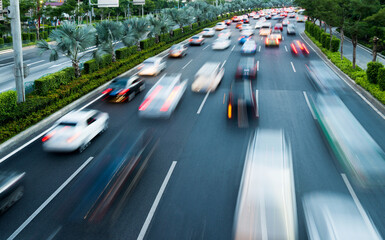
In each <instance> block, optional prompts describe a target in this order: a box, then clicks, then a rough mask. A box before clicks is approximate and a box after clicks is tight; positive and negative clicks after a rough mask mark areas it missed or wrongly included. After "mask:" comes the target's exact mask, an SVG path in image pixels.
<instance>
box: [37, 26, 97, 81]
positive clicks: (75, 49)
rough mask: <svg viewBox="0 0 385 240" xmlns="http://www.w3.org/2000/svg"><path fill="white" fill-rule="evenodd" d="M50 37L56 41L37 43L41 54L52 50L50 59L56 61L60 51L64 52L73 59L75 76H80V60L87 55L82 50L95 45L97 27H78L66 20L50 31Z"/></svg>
mask: <svg viewBox="0 0 385 240" xmlns="http://www.w3.org/2000/svg"><path fill="white" fill-rule="evenodd" d="M49 38H50V39H52V40H54V41H55V43H54V44H51V45H50V44H48V43H47V42H46V41H44V40H41V41H39V42H38V43H37V47H38V48H40V55H41V54H42V53H43V52H45V51H47V50H49V51H51V55H50V58H49V60H50V61H56V60H58V59H59V53H63V54H64V55H65V56H66V57H68V58H69V59H71V62H72V66H73V68H74V69H75V76H76V77H79V76H80V68H79V62H80V59H82V58H83V57H84V56H85V55H86V54H82V52H83V51H84V50H85V49H86V48H88V47H91V46H92V45H94V43H95V29H94V28H93V27H92V26H90V25H87V26H84V27H78V26H77V25H76V24H75V23H71V22H68V21H65V22H64V23H63V24H62V25H61V27H60V28H58V29H55V30H53V31H52V32H51V33H50V35H49Z"/></svg>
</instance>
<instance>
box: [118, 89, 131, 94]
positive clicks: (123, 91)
mask: <svg viewBox="0 0 385 240" xmlns="http://www.w3.org/2000/svg"><path fill="white" fill-rule="evenodd" d="M128 91H130V89H125V90H122V91H120V92H119V93H118V95H124V94H126V93H127V92H128Z"/></svg>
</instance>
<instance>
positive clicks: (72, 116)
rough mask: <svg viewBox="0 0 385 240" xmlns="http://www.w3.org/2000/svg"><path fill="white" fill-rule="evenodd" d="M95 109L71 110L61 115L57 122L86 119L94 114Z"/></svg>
mask: <svg viewBox="0 0 385 240" xmlns="http://www.w3.org/2000/svg"><path fill="white" fill-rule="evenodd" d="M96 112H97V111H96V110H92V109H89V110H80V111H71V112H69V113H67V114H66V115H64V116H63V117H61V118H60V119H59V120H58V122H79V120H81V119H87V118H89V117H91V116H92V115H93V114H95V113H96Z"/></svg>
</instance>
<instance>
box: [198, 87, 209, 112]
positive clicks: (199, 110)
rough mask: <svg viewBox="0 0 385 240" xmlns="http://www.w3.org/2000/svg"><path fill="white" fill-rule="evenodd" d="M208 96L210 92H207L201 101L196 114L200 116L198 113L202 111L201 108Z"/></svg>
mask: <svg viewBox="0 0 385 240" xmlns="http://www.w3.org/2000/svg"><path fill="white" fill-rule="evenodd" d="M209 94H210V91H208V92H207V94H206V96H205V98H204V99H203V101H202V103H201V105H200V106H199V109H198V111H197V114H200V113H201V111H202V109H203V106H204V105H205V102H206V100H207V98H208V97H209Z"/></svg>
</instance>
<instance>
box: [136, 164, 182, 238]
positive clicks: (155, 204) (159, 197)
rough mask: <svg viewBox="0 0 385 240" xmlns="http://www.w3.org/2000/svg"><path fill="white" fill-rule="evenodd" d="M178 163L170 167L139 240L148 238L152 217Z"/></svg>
mask: <svg viewBox="0 0 385 240" xmlns="http://www.w3.org/2000/svg"><path fill="white" fill-rule="evenodd" d="M176 163H177V162H176V161H173V162H172V164H171V167H170V169H169V170H168V172H167V175H166V178H165V179H164V180H163V183H162V186H161V187H160V189H159V192H158V194H157V195H156V198H155V201H154V203H153V204H152V206H151V209H150V212H149V213H148V215H147V218H146V220H145V222H144V224H143V227H142V229H141V230H140V233H139V236H138V238H137V240H143V239H144V237H145V236H146V232H147V229H148V227H149V226H150V223H151V220H152V217H153V216H154V213H155V211H156V208H157V207H158V204H159V202H160V199H161V198H162V195H163V193H164V190H165V189H166V186H167V183H168V181H169V180H170V177H171V174H172V172H173V171H174V168H175V165H176Z"/></svg>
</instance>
